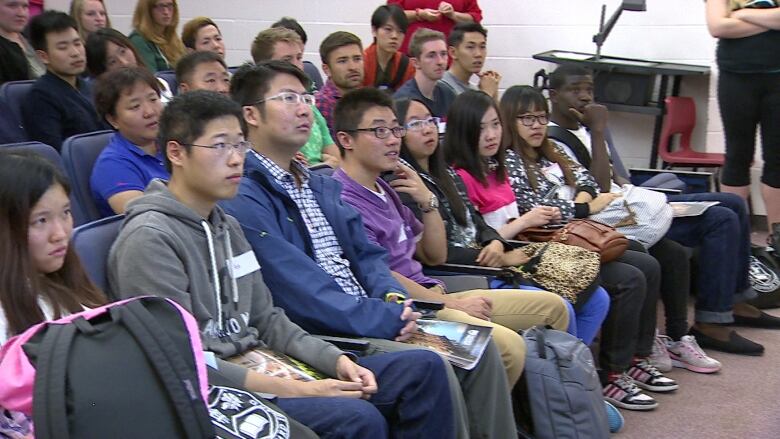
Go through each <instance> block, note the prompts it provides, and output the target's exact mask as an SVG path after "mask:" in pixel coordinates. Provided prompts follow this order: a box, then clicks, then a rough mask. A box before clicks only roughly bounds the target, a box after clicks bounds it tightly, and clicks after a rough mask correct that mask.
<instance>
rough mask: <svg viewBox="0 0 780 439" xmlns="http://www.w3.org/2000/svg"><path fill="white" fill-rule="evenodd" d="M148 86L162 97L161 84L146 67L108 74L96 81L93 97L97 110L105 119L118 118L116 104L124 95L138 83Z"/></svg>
mask: <svg viewBox="0 0 780 439" xmlns="http://www.w3.org/2000/svg"><path fill="white" fill-rule="evenodd" d="M139 82H141V83H144V84H147V85H148V86H149V87H151V88H152V90H154V91H156V92H157V96H160V82H159V81H157V78H155V77H154V75H152V72H150V71H149V69H147V68H146V67H122V68H121V69H117V70H114V71H113V72H108V73H105V74H103V75H101V76H100V78H98V80H97V81H95V89H94V91H93V96H94V100H95V110H97V113H98V115H99V116H100V117H101V118H103V119H105V117H106V116H116V104H117V102H119V98H121V97H122V94H123V93H125V92H127V91H128V90H130V89H132V88H133V87H134V86H135V84H137V83H139Z"/></svg>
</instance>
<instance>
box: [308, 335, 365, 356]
mask: <svg viewBox="0 0 780 439" xmlns="http://www.w3.org/2000/svg"><path fill="white" fill-rule="evenodd" d="M315 337H317V338H319V339H321V340H324V341H327V342H328V343H330V344H332V345H334V346H336V347H337V348H339V349H341V350H342V351H347V352H353V353H355V354H357V355H358V356H360V355H361V354H364V353H365V352H366V351H368V348H369V347H371V343H370V342H369V341H368V340H363V339H359V338H348V337H336V336H332V335H315Z"/></svg>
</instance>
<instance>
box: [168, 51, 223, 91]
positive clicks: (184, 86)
mask: <svg viewBox="0 0 780 439" xmlns="http://www.w3.org/2000/svg"><path fill="white" fill-rule="evenodd" d="M176 82H178V83H179V93H186V92H188V91H193V90H209V91H215V92H217V93H222V94H223V95H227V94H228V92H230V72H228V68H227V64H225V60H223V59H222V57H221V56H219V55H218V54H217V53H215V52H200V51H199V52H192V53H189V54H187V55H185V56H184V57H182V59H180V60H179V63H178V64H176Z"/></svg>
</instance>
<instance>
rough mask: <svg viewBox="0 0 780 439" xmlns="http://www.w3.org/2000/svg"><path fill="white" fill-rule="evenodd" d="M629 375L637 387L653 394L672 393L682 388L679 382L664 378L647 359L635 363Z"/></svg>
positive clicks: (629, 370)
mask: <svg viewBox="0 0 780 439" xmlns="http://www.w3.org/2000/svg"><path fill="white" fill-rule="evenodd" d="M627 373H628V376H630V377H631V379H633V380H634V383H635V384H636V385H637V386H639V387H641V388H643V389H645V390H650V391H651V392H671V391H672V390H677V389H678V388H679V387H680V386H679V385H677V381H675V380H673V379H671V378H667V377H666V376H664V374H662V373H661V371H660V370H658V368H656V367H655V366H653V365H652V364H651V363H650V362H649V361H648V360H647V359H646V358H643V359H641V360H639V361H637V362H635V363H634V365H633V366H631V367H630V368H629V369H628V372H627Z"/></svg>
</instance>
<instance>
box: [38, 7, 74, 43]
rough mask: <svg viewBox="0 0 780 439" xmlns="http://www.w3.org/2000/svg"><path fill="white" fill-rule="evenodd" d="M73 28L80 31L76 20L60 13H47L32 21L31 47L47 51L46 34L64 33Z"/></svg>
mask: <svg viewBox="0 0 780 439" xmlns="http://www.w3.org/2000/svg"><path fill="white" fill-rule="evenodd" d="M70 27H72V28H73V29H75V30H76V32H78V31H79V26H78V24H76V20H74V19H73V17H71V16H70V15H68V14H66V13H64V12H60V11H45V12H43V13H41V14H40V15H36V16H35V17H33V19H32V20H30V45H32V47H33V49H35V50H42V51H44V52H45V51H46V34H48V33H50V32H62V31H64V30H67V29H68V28H70Z"/></svg>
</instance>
